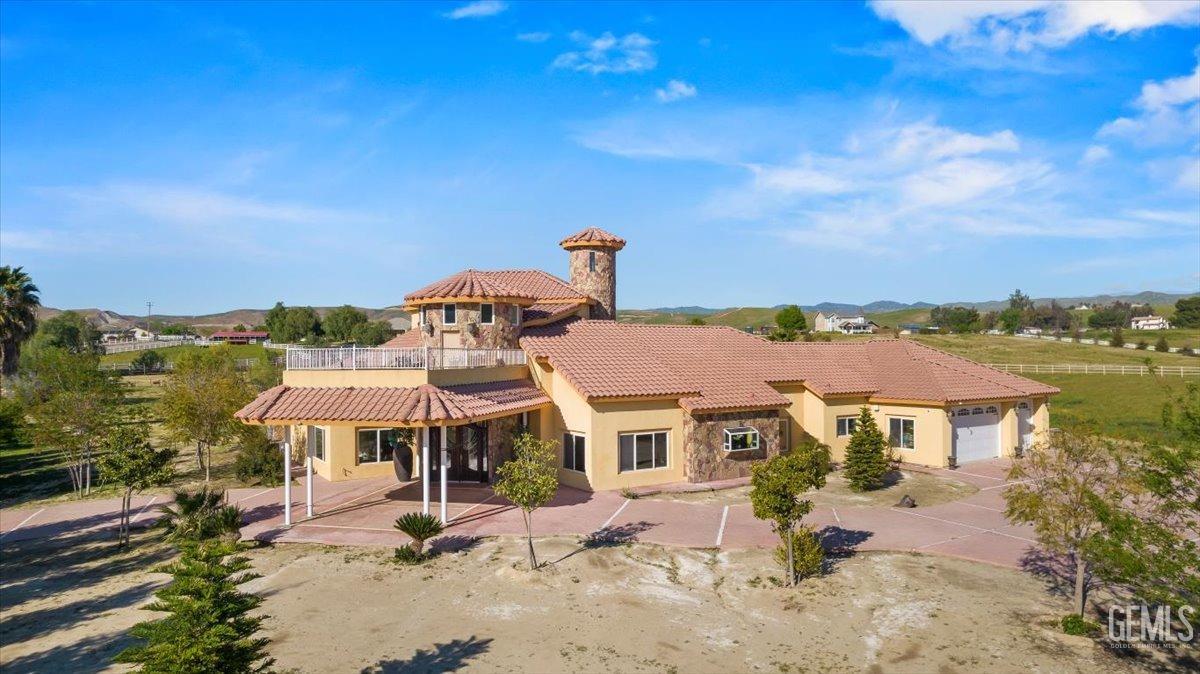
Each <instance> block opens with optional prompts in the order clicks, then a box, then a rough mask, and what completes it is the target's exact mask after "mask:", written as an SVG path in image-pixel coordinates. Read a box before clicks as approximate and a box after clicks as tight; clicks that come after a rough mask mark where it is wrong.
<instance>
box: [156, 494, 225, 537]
mask: <svg viewBox="0 0 1200 674" xmlns="http://www.w3.org/2000/svg"><path fill="white" fill-rule="evenodd" d="M224 501H225V494H224V493H223V492H220V491H216V490H211V489H209V488H208V487H204V488H202V489H200V490H199V491H195V492H189V491H186V490H182V489H181V490H177V491H176V492H175V503H174V505H172V506H167V507H165V508H163V509H162V513H163V517H162V519H161V520H159V526H161V527H163V528H164V529H166V530H167V539H168V540H171V541H175V542H182V541H203V540H207V539H210V538H221V539H223V540H228V541H236V540H237V539H238V535H239V530H240V529H241V527H242V509H241V508H239V507H237V506H233V505H224Z"/></svg>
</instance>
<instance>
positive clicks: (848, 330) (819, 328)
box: [813, 312, 879, 335]
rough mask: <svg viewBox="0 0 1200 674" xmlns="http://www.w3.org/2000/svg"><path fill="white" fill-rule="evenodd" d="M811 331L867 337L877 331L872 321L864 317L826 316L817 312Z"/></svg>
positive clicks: (877, 327) (876, 326)
mask: <svg viewBox="0 0 1200 674" xmlns="http://www.w3.org/2000/svg"><path fill="white" fill-rule="evenodd" d="M813 329H814V330H815V331H816V332H840V333H842V334H843V335H869V334H871V333H873V332H875V331H876V330H877V329H879V326H878V325H876V324H875V322H874V321H869V320H867V317H866V316H839V315H837V314H829V315H826V314H825V313H824V312H818V313H817V315H816V317H815V318H814V319H813Z"/></svg>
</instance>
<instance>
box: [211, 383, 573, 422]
mask: <svg viewBox="0 0 1200 674" xmlns="http://www.w3.org/2000/svg"><path fill="white" fill-rule="evenodd" d="M549 403H550V398H549V397H548V396H547V395H546V394H545V393H542V392H541V391H540V390H539V389H538V388H537V387H536V386H534V385H533V382H531V381H529V380H524V379H522V380H513V381H500V382H489V383H485V384H467V385H463V386H445V387H441V388H439V387H437V386H433V385H431V384H425V385H422V386H417V387H415V388H404V387H381V386H370V387H363V388H356V387H353V386H317V387H290V386H284V385H280V386H276V387H274V388H271V389H267V390H266V391H263V392H262V393H260V394H259V395H258V397H257V398H255V399H254V400H253V401H252V402H251V403H250V404H248V405H246V406H245V407H243V408H242V409H241V410H238V412H237V413H236V414H234V416H235V417H237V418H238V419H241V420H242V421H250V422H259V423H271V422H284V421H318V422H320V421H347V422H365V423H387V424H430V423H437V422H445V421H456V420H469V419H477V418H481V417H488V416H493V415H498V414H516V413H518V412H524V411H528V410H532V409H536V408H538V407H541V406H543V405H547V404H549Z"/></svg>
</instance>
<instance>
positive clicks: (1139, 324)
mask: <svg viewBox="0 0 1200 674" xmlns="http://www.w3.org/2000/svg"><path fill="white" fill-rule="evenodd" d="M1129 327H1131V328H1133V329H1134V330H1168V329H1170V327H1171V324H1170V322H1168V321H1167V319H1165V318H1163V317H1162V316H1135V317H1134V318H1132V319H1130V320H1129Z"/></svg>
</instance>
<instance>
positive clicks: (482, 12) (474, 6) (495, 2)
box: [442, 0, 508, 20]
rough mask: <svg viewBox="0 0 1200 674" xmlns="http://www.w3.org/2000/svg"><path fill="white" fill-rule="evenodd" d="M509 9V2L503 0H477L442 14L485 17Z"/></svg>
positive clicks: (453, 16)
mask: <svg viewBox="0 0 1200 674" xmlns="http://www.w3.org/2000/svg"><path fill="white" fill-rule="evenodd" d="M506 9H508V3H507V2H501V0H475V2H468V3H467V4H465V5H463V6H461V7H457V8H455V9H453V10H451V11H449V12H446V13H445V14H443V15H442V16H444V17H446V18H447V19H455V20H458V19H483V18H486V17H489V16H496V15H497V14H499V13H500V12H503V11H504V10H506Z"/></svg>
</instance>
